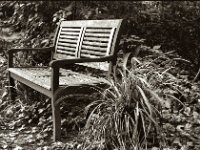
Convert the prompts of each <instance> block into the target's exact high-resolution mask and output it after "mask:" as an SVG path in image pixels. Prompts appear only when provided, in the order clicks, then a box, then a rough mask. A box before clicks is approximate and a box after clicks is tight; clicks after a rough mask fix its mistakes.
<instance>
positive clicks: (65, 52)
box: [56, 50, 75, 56]
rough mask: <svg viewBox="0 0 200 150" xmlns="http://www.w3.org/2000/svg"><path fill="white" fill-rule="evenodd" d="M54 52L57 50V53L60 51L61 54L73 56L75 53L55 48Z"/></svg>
mask: <svg viewBox="0 0 200 150" xmlns="http://www.w3.org/2000/svg"><path fill="white" fill-rule="evenodd" d="M56 52H57V53H62V54H68V55H70V56H75V53H74V52H71V51H62V50H57V51H56Z"/></svg>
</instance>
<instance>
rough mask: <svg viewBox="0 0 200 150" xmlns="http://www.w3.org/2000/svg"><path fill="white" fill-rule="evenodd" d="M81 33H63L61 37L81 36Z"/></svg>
mask: <svg viewBox="0 0 200 150" xmlns="http://www.w3.org/2000/svg"><path fill="white" fill-rule="evenodd" d="M79 34H80V33H79V32H78V33H75V32H63V31H61V33H60V35H69V36H79Z"/></svg>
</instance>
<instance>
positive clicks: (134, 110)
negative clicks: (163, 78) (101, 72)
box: [83, 71, 159, 150]
mask: <svg viewBox="0 0 200 150" xmlns="http://www.w3.org/2000/svg"><path fill="white" fill-rule="evenodd" d="M102 95H103V96H102V99H101V100H98V101H94V102H92V103H91V104H89V105H88V106H87V109H86V110H87V111H88V112H89V117H88V119H87V122H86V126H85V130H84V131H83V133H84V144H83V149H93V148H95V149H120V150H127V149H142V148H145V147H147V138H148V135H149V133H150V131H152V129H153V130H154V131H156V132H159V126H158V124H157V121H156V119H155V118H156V117H155V116H156V113H157V111H156V109H155V108H154V106H152V104H151V103H150V99H151V98H153V97H154V98H156V97H155V95H153V94H152V93H151V89H150V85H149V84H148V83H147V82H146V81H145V80H144V79H143V78H142V77H140V76H139V75H138V74H137V72H134V71H131V72H129V74H128V75H127V76H122V80H121V82H111V83H110V88H109V89H107V90H105V91H104V92H103V93H102Z"/></svg>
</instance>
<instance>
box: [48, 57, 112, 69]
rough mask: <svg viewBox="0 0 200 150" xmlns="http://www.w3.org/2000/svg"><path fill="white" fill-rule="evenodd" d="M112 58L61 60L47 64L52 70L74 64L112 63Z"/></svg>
mask: <svg viewBox="0 0 200 150" xmlns="http://www.w3.org/2000/svg"><path fill="white" fill-rule="evenodd" d="M112 59H113V56H105V57H101V58H75V59H61V60H53V61H51V62H50V63H49V66H50V67H52V68H62V67H65V66H66V65H69V64H75V63H85V62H104V61H112Z"/></svg>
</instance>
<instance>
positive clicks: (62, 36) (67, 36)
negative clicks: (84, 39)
mask: <svg viewBox="0 0 200 150" xmlns="http://www.w3.org/2000/svg"><path fill="white" fill-rule="evenodd" d="M59 38H62V39H74V40H78V36H69V35H60V37H59Z"/></svg>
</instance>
